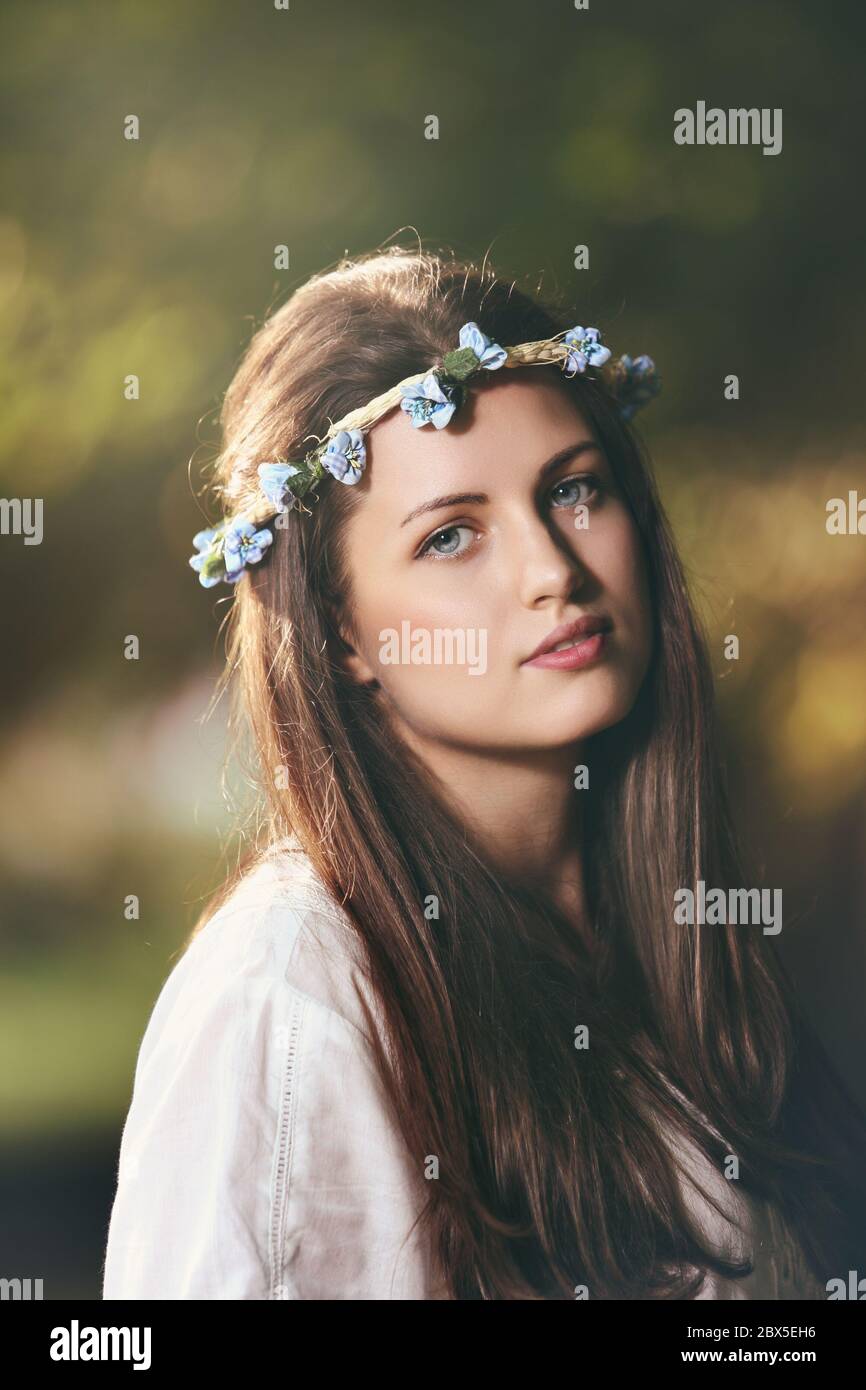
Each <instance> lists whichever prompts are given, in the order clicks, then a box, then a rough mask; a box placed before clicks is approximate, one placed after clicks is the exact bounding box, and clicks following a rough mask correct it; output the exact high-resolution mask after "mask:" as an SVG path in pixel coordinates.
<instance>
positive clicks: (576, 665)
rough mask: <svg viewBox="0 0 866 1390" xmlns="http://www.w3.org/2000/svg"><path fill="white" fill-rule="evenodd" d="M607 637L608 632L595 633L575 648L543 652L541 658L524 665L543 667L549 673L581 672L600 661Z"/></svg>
mask: <svg viewBox="0 0 866 1390" xmlns="http://www.w3.org/2000/svg"><path fill="white" fill-rule="evenodd" d="M606 637H607V633H606V632H593V633H591V634H590V636H589V637H584V639H583V640H582V641H578V642H576V643H575V645H574V646H573V647H566V648H565V650H564V651H561V652H542V653H541V656H534V657H533V658H532V660H531V661H524V662H523V665H524V666H542V667H544V668H545V669H546V670H548V671H579V670H580V668H581V667H582V666H589V665H590V663H591V662H593V661H597V660H598V658H599V657H600V656H601V654H602V652H603V651H604V645H605V639H606Z"/></svg>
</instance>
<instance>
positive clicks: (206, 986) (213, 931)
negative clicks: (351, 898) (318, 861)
mask: <svg viewBox="0 0 866 1390" xmlns="http://www.w3.org/2000/svg"><path fill="white" fill-rule="evenodd" d="M222 992H225V993H226V995H227V996H229V997H232V998H234V999H235V1000H237V999H238V997H239V996H243V997H245V998H248V999H249V1002H250V1004H254V1001H255V999H256V998H262V997H264V996H265V994H267V993H268V992H271V993H276V994H282V995H289V994H291V995H295V996H303V997H304V999H306V1000H308V1001H309V1002H310V1004H311V1006H312V1007H313V1008H318V1009H324V1010H328V1011H330V1012H331V1013H333V1014H335V1015H338V1016H339V1017H340V1018H341V1019H343V1021H344V1022H346V1023H349V1024H351V1025H352V1026H353V1027H354V1028H357V1029H358V1030H359V1031H360V1032H361V1033H363V1034H364V1035H365V1036H367V1035H368V1033H369V1026H368V1023H367V1018H366V1015H365V1012H364V1009H363V1008H362V1007H361V1003H360V998H361V997H363V998H364V999H365V1000H366V1002H367V1004H368V1006H369V1007H370V1008H371V1009H373V1010H374V1011H375V1008H376V1004H375V997H374V994H373V991H372V989H371V987H370V980H369V971H368V967H367V964H366V957H365V953H364V948H363V943H362V941H361V938H360V937H359V935H358V933H357V931H356V930H355V927H354V924H353V922H352V920H351V918H350V917H349V915H348V913H347V912H346V911H345V910H344V909H343V908H342V907H341V906H340V905H339V903H337V902H335V901H334V899H333V897H332V896H331V895H330V894H329V893H328V891H327V889H326V888H325V886H324V884H323V882H322V880H321V879H320V877H319V875H318V874H317V873H316V870H315V869H314V867H313V864H312V862H311V860H310V858H309V856H308V855H307V854H306V853H305V852H304V851H303V850H302V849H301V847H300V846H299V845H298V844H297V843H296V842H294V841H292V840H290V839H286V840H283V841H279V842H278V843H276V844H274V845H272V846H270V847H269V848H268V849H267V850H265V851H264V852H263V853H262V854H261V855H260V856H259V857H258V859H257V860H256V861H255V862H254V864H253V865H251V866H250V867H249V868H248V869H247V870H246V871H245V872H244V874H243V875H242V877H241V878H240V879H239V880H238V881H237V883H235V884H234V886H233V887H232V888H231V890H230V891H229V893H228V895H227V896H226V898H225V899H224V901H223V902H222V903H221V904H220V905H219V906H218V907H217V908H216V909H215V910H214V912H213V913H212V914H211V915H210V916H209V917H208V918H206V920H205V921H204V923H203V924H202V925H201V927H199V929H198V930H197V931H196V934H195V935H194V936H193V937H192V938H191V940H190V941H189V944H188V945H187V947H186V949H185V951H184V953H183V955H182V956H181V957H180V959H179V960H178V961H177V963H176V964H175V966H174V968H173V970H172V972H171V974H170V975H169V977H168V978H167V980H166V982H165V985H164V987H163V992H162V994H163V996H164V999H165V1004H168V1003H170V1002H182V1004H183V1013H184V1016H185V1017H188V1016H189V1015H188V1014H187V1012H186V1009H187V1005H188V1004H189V1003H190V1002H192V1001H191V1000H190V999H189V996H192V997H193V999H195V998H200V997H201V996H202V995H206V994H209V995H210V996H211V997H214V995H218V994H220V993H222ZM161 1002H162V1001H161Z"/></svg>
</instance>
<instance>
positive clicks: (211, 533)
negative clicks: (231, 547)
mask: <svg viewBox="0 0 866 1390" xmlns="http://www.w3.org/2000/svg"><path fill="white" fill-rule="evenodd" d="M222 535H223V527H222V526H211V527H210V528H209V529H208V530H206V531H197V532H196V534H195V535H194V536H193V538H192V543H193V545H194V546H195V548H196V550H197V551H198V552H199V553H198V554H197V555H191V556H190V557H189V563H190V564H191V565H192V568H193V569H194V570H197V571H198V578H199V583H200V584H203V585H204V587H205V588H206V589H212V588H213V586H214V584H219V582H220V580H221V579H223V578H224V577H225V576H224V575H223V574H222V573H215V572H214V571H215V570H220V569H222V565H221V563H218V561H219V559H220V557H221V555H222ZM205 565H207V569H203V568H202V567H203V566H205Z"/></svg>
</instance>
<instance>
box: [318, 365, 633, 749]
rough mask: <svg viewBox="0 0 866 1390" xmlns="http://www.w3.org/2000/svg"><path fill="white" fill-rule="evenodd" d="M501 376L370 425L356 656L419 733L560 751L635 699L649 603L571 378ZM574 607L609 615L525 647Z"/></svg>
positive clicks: (361, 492) (355, 574) (365, 676)
mask: <svg viewBox="0 0 866 1390" xmlns="http://www.w3.org/2000/svg"><path fill="white" fill-rule="evenodd" d="M501 378H502V379H500V376H499V375H498V376H497V378H496V380H495V381H491V382H490V383H489V384H485V386H484V387H483V388H482V389H481V390H478V391H471V392H470V396H469V399H468V400H467V402H466V404H465V405H464V407H463V409H462V411H461V412H460V413H459V414H458V415H455V416H454V418H453V419H452V421H451V423H450V424H449V425H447V426H446V427H445V428H444V429H442V430H436V429H435V428H434V427H433V426H432V425H426V426H424V427H423V428H413V426H412V425H411V423H410V421H409V418H408V416H406V415H405V414H404V413H403V412H402V411H394V412H392V413H391V414H390V415H388V416H386V418H385V419H384V420H382V421H380V422H379V423H378V424H377V425H375V426H374V427H373V428H372V429H371V431H370V432H369V434H368V435H367V436H366V441H365V442H366V445H367V468H366V471H365V473H364V474H363V476H362V478H361V481H360V482H359V483H357V484H355V485H354V487H355V491H356V493H357V494H358V495H357V499H356V500H357V505H356V507H355V510H354V511H353V513H352V515H351V517H350V519H349V521H348V523H347V529H346V546H347V563H348V567H349V574H350V582H351V586H352V596H353V600H354V608H355V627H354V630H352V631H349V630H348V629H347V628H346V627H345V626H344V628H343V632H344V635H345V637H346V640H347V641H348V642H349V643H350V645H351V646H352V647H353V649H354V652H353V654H352V655H350V656H349V657H348V658H346V664H347V666H348V669H349V670H350V671H351V673H352V675H353V676H354V678H355V679H357V680H359V681H365V682H366V681H370V680H372V679H374V678H375V679H376V680H377V681H378V682H379V683H380V685H381V687H382V692H383V695H384V698H385V700H386V701H387V703H388V705H389V707H390V712H391V715H392V717H395V718H396V720H397V723H398V725H399V723H400V722H401V721H402V723H403V724H405V725H406V726H408V729H409V730H411V732H412V734H413V735H414V739H413V742H417V741H418V740H420V741H422V742H431V741H432V742H434V743H445V744H447V745H449V746H451V747H456V748H457V747H459V748H465V749H467V750H469V749H472V750H477V751H479V752H480V751H483V750H495V749H501V750H503V751H504V750H508V751H511V752H518V751H519V752H527V751H532V750H542V749H544V750H551V749H555V748H558V747H565V746H567V745H570V744H574V743H576V742H579V741H580V740H582V739H584V738H586V737H588V736H589V735H591V734H595V733H597V732H599V731H600V730H601V729H605V728H607V727H608V726H610V725H612V724H615V723H617V722H618V721H619V720H621V719H622V718H623V717H624V716H625V715H626V714H627V713H628V711H629V710H630V708H631V707H632V704H633V703H634V700H635V697H636V695H637V693H638V690H639V688H640V685H641V682H642V680H643V677H644V675H645V672H646V670H647V666H648V663H649V658H650V652H651V641H652V638H651V632H652V627H651V613H650V604H649V598H648V591H647V582H646V575H645V568H644V562H643V557H642V550H641V544H640V539H639V536H638V532H637V529H636V527H635V524H634V522H633V520H632V517H631V514H630V512H629V510H628V508H627V506H626V503H625V500H624V498H623V497H622V496H621V494H620V493H619V491H618V489H617V486H616V483H615V479H614V475H613V472H612V469H611V468H610V466H609V464H608V462H607V460H606V458H605V456H604V454H603V453H602V452H601V450H600V448H599V447H598V445H597V444H596V441H595V438H594V436H593V432H592V430H591V429H590V428H589V427H588V425H587V424H586V422H585V421H584V419H583V417H582V416H581V414H580V412H579V411H578V409H577V406H576V405H575V403H574V402H573V401H572V400H570V399H569V397H568V394H567V389H565V388H564V386H563V384H562V383H557V382H556V381H551V380H550V379H549V378H548V377H547V376H546V375H545V376H544V377H543V379H541V378H540V376H539V374H538V370H537V369H536V370H535V371H533V369H532V368H523V369H507V370H503V371H502V372H501ZM333 485H334V486H341V484H339V483H334V484H333ZM582 617H591V618H601V619H604V620H605V622H606V624H607V627H606V630H605V631H604V632H603V634H602V635H598V634H596V635H595V636H590V637H586V636H584V638H583V642H582V645H580V646H578V647H577V648H575V649H573V650H572V651H571V652H570V653H569V654H567V655H566V656H565V657H563V656H560V657H559V658H558V659H553V660H548V661H547V662H545V661H540V662H536V663H532V662H530V660H529V658H531V657H532V656H533V653H534V652H535V651H536V649H537V648H538V646H539V645H540V644H542V643H544V642H545V640H546V639H548V638H549V637H550V634H552V633H553V632H554V629H556V628H558V627H559V626H560V625H561V624H563V623H570V622H572V621H574V620H575V619H579V618H582ZM578 640H580V638H578Z"/></svg>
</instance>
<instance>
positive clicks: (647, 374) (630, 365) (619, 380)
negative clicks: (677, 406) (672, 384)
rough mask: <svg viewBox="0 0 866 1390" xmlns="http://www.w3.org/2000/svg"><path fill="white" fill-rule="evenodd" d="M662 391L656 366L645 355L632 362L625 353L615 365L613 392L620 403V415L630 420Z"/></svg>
mask: <svg viewBox="0 0 866 1390" xmlns="http://www.w3.org/2000/svg"><path fill="white" fill-rule="evenodd" d="M661 389H662V387H661V381H660V380H659V376H658V372H657V371H656V364H655V362H654V361H653V360H652V358H651V357H647V355H646V353H641V355H640V357H635V358H634V360H632V358H631V357H629V356H628V354H627V353H624V354H623V356H622V357H620V359H619V362H618V363H617V375H616V378H615V390H616V396H617V400H618V401H619V403H620V411H619V413H620V415H621V416H622V418H623V420H630V419H631V418H632V416H633V415H634V414H635V412H636V411H638V410H640V409H641V407H642V406H644V405H646V404H647V402H648V401H651V400H652V398H653V396H657V395H658V393H659V391H660V390H661Z"/></svg>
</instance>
